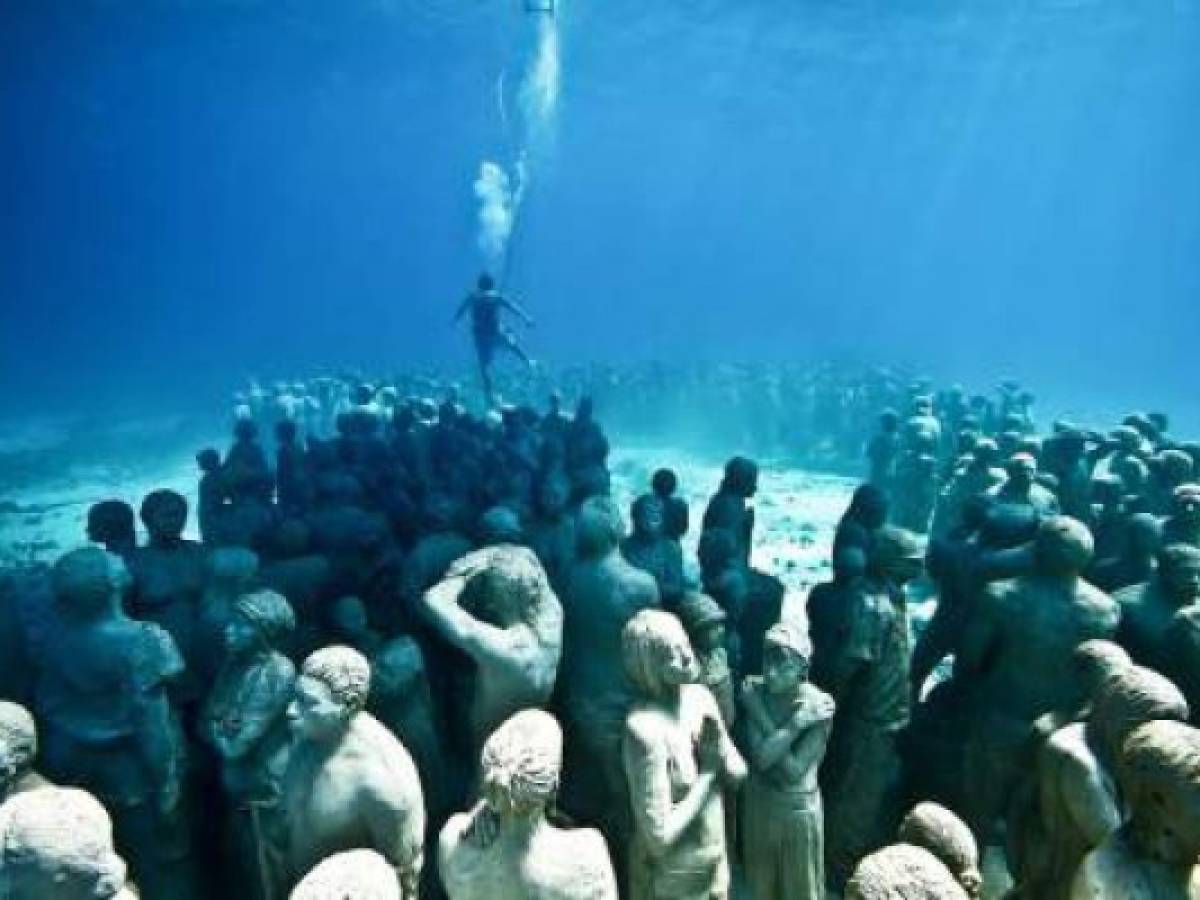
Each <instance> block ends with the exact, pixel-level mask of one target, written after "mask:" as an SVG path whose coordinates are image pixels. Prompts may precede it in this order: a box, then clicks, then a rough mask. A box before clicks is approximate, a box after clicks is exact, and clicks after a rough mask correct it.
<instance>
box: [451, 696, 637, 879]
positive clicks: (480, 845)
mask: <svg viewBox="0 0 1200 900" xmlns="http://www.w3.org/2000/svg"><path fill="white" fill-rule="evenodd" d="M562 752H563V737H562V729H561V728H559V725H558V722H557V721H555V719H554V717H553V716H551V715H550V714H549V713H547V712H543V711H542V710H537V709H527V710H523V711H521V712H519V713H517V714H516V715H514V716H512V717H511V718H510V719H508V720H507V721H506V722H504V723H503V724H502V725H501V726H500V727H499V728H497V729H496V730H495V731H494V732H493V733H492V736H491V737H489V738H488V740H487V742H486V743H485V744H484V746H483V754H482V784H481V788H480V791H481V794H482V797H481V799H480V800H479V802H478V803H477V804H476V805H475V807H474V809H472V810H471V811H470V812H467V813H459V814H458V815H455V816H452V817H451V818H450V821H448V822H447V823H446V826H445V827H444V828H443V829H442V834H441V840H440V842H439V852H438V861H439V871H440V873H441V876H442V883H443V884H444V885H445V888H446V892H447V893H448V894H449V895H450V898H451V900H616V898H617V880H616V876H615V875H614V874H613V867H612V862H611V860H610V859H609V854H608V847H607V846H606V845H605V843H604V838H603V837H601V835H600V832H598V831H596V830H595V829H592V828H579V829H572V830H564V829H561V828H557V827H555V826H554V825H552V824H551V823H550V822H548V821H547V819H546V812H547V810H548V808H549V807H550V805H551V804H552V803H553V801H554V798H555V796H556V795H557V793H558V784H559V776H560V775H561V773H562Z"/></svg>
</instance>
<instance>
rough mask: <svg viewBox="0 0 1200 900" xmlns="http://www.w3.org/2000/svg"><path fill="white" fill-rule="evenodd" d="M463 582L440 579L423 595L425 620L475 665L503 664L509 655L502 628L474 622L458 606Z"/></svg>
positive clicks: (477, 621)
mask: <svg viewBox="0 0 1200 900" xmlns="http://www.w3.org/2000/svg"><path fill="white" fill-rule="evenodd" d="M465 586H466V579H465V578H457V577H453V576H451V577H449V578H446V579H443V580H442V581H441V582H439V583H438V584H436V585H434V586H433V587H432V588H430V589H429V590H428V591H426V592H425V594H424V596H423V597H422V604H421V605H422V608H423V610H424V612H425V618H426V619H427V620H428V621H429V623H430V624H431V625H432V626H433V627H434V629H436V630H437V632H438V633H439V634H440V635H441V636H442V637H444V638H445V639H446V640H448V641H449V642H450V643H452V644H454V645H455V646H456V647H458V648H460V649H461V650H463V651H464V652H465V653H467V654H469V655H470V656H471V657H473V658H474V659H476V660H478V661H488V662H491V661H503V660H505V659H508V658H509V656H510V655H511V653H510V651H511V641H510V639H509V636H508V633H507V631H506V630H505V629H503V628H496V627H495V626H494V625H489V624H488V623H486V622H481V621H479V619H476V618H475V617H474V616H472V615H471V614H470V613H468V612H467V611H466V610H465V609H463V608H462V607H461V606H459V604H458V598H459V596H460V595H461V594H462V590H463V588H464V587H465Z"/></svg>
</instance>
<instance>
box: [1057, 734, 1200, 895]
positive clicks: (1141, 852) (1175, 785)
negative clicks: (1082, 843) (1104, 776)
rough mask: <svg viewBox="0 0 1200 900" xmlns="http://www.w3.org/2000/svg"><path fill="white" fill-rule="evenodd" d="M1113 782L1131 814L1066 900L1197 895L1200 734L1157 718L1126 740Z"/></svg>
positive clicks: (1086, 864) (1093, 856)
mask: <svg viewBox="0 0 1200 900" xmlns="http://www.w3.org/2000/svg"><path fill="white" fill-rule="evenodd" d="M1116 773H1117V782H1118V784H1119V786H1120V788H1121V792H1122V794H1123V796H1124V798H1125V801H1126V803H1127V804H1128V806H1129V809H1130V816H1129V819H1128V821H1126V822H1125V823H1124V824H1123V825H1122V826H1121V827H1120V828H1118V829H1117V830H1116V831H1114V832H1113V833H1112V834H1110V835H1109V836H1108V837H1107V838H1106V839H1105V840H1104V842H1103V843H1102V844H1100V846H1098V847H1097V848H1096V849H1094V850H1092V851H1091V852H1090V853H1089V854H1088V855H1087V856H1086V857H1085V858H1084V860H1083V863H1082V864H1081V865H1080V867H1079V870H1078V871H1077V872H1076V873H1075V879H1074V881H1073V882H1072V884H1071V893H1070V898H1071V900H1194V898H1196V897H1197V896H1200V872H1198V871H1197V865H1196V860H1197V858H1198V857H1200V731H1197V730H1196V729H1195V728H1191V727H1189V726H1188V725H1185V724H1183V723H1182V722H1173V721H1170V720H1156V721H1153V722H1147V723H1145V724H1144V725H1141V726H1139V727H1138V728H1137V729H1136V730H1135V731H1134V732H1133V733H1132V734H1130V735H1129V737H1128V738H1126V740H1125V744H1124V746H1123V747H1122V749H1121V757H1120V759H1119V760H1118V761H1117V769H1116Z"/></svg>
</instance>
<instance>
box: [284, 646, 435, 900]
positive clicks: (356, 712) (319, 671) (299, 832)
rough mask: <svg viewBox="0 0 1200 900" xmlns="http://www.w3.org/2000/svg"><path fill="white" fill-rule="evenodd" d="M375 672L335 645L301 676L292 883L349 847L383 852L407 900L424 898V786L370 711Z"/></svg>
mask: <svg viewBox="0 0 1200 900" xmlns="http://www.w3.org/2000/svg"><path fill="white" fill-rule="evenodd" d="M370 689H371V665H370V663H369V662H367V659H366V657H364V656H363V655H362V654H361V653H359V652H358V651H357V650H352V649H350V648H349V647H337V646H334V647H325V648H324V649H321V650H318V651H317V652H316V653H313V654H312V655H311V656H309V657H308V658H307V659H306V660H305V661H304V664H303V665H302V666H301V669H300V677H299V678H298V679H297V681H296V687H295V692H294V694H293V699H292V702H291V704H290V706H289V707H288V712H287V716H288V720H289V723H290V725H291V728H292V733H293V745H292V749H291V753H290V756H289V759H288V765H287V769H286V770H285V772H284V777H283V782H282V789H281V792H282V813H283V816H284V819H285V821H286V825H287V835H286V851H285V853H286V857H285V858H286V860H287V864H288V871H289V872H290V874H291V877H292V878H293V879H295V880H297V881H298V880H299V879H300V877H301V876H303V875H304V873H306V872H308V871H309V870H310V869H311V868H313V866H315V865H316V864H317V863H319V862H320V861H321V860H323V859H324V858H325V857H327V856H331V855H332V854H334V853H339V852H341V851H343V850H351V849H356V848H368V849H372V850H377V851H378V852H379V853H381V854H382V855H383V856H384V858H386V859H387V861H388V862H389V863H390V864H391V865H392V867H393V868H394V869H395V871H396V876H397V878H398V879H399V882H400V889H401V897H402V898H403V900H416V897H417V895H418V890H419V888H418V885H419V883H420V877H421V866H422V862H423V852H424V847H423V843H424V837H425V802H424V799H423V796H422V793H421V781H420V778H419V776H418V775H417V768H416V766H415V765H414V764H413V761H412V757H410V756H409V754H408V751H407V750H406V749H405V748H404V745H403V744H401V743H400V741H399V740H397V739H396V738H395V736H393V735H392V733H391V732H390V731H388V730H387V729H386V728H384V727H383V726H382V725H381V724H379V722H378V721H376V719H375V718H374V717H373V716H372V715H371V714H370V713H368V712H365V711H364V709H363V707H364V706H365V705H366V702H367V696H368V694H369V693H370Z"/></svg>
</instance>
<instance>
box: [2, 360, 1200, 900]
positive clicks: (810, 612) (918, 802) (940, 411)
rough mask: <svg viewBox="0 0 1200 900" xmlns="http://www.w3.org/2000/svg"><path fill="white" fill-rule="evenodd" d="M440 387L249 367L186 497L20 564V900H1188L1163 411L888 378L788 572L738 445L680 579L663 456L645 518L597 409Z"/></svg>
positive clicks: (1187, 810) (1194, 671) (1196, 526)
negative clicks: (1080, 420) (626, 506)
mask: <svg viewBox="0 0 1200 900" xmlns="http://www.w3.org/2000/svg"><path fill="white" fill-rule="evenodd" d="M877 383H882V381H879V380H878V379H876V380H875V381H872V380H871V379H870V378H868V379H866V380H865V381H864V384H877ZM419 386H421V384H420V382H419V381H415V380H410V381H408V382H401V381H397V380H393V381H391V382H388V383H386V384H383V385H381V384H369V383H366V382H364V381H362V380H358V379H319V380H316V381H314V382H312V383H305V384H299V385H297V384H291V385H284V386H282V387H281V388H280V389H279V390H276V391H274V392H273V393H271V395H270V396H269V397H268V396H267V393H266V392H264V393H262V395H261V396H256V395H255V394H254V392H253V391H251V392H247V394H245V395H244V396H242V397H240V398H239V401H238V406H237V409H236V412H235V417H234V418H235V422H234V434H233V438H232V442H231V443H230V445H229V446H228V447H227V448H225V449H224V450H223V451H222V450H219V449H217V448H207V449H205V450H203V451H201V452H200V453H199V454H198V455H197V463H198V466H199V479H200V481H199V490H198V498H199V499H198V503H197V508H196V509H195V510H191V509H189V504H188V502H187V500H185V498H184V497H182V496H181V495H179V494H177V493H174V492H172V491H168V490H156V491H153V492H151V493H150V494H148V495H147V496H146V497H145V498H144V499H143V501H142V502H141V506H140V509H139V510H138V511H137V513H136V514H135V511H134V510H133V509H132V508H131V507H129V506H127V505H126V504H124V503H122V502H120V501H115V500H113V501H104V502H102V503H99V504H96V506H94V507H93V508H92V510H91V512H90V514H89V517H88V523H87V529H88V534H87V537H88V538H89V540H90V541H91V544H90V545H89V546H86V547H83V548H81V549H78V550H74V551H71V552H69V553H67V554H65V555H64V556H62V557H61V558H60V559H59V560H58V561H57V562H56V563H55V564H54V565H53V566H52V567H50V568H49V569H46V570H29V571H25V572H22V573H19V574H17V575H14V576H13V577H12V578H11V579H10V581H9V583H8V587H7V589H6V591H5V592H4V594H3V600H4V604H3V607H0V615H2V616H3V621H2V622H0V628H2V629H3V630H4V631H5V634H6V639H5V641H6V646H9V645H11V646H12V647H14V652H13V653H11V654H7V655H6V656H5V657H4V658H3V659H0V698H3V700H2V701H0V898H5V900H59V898H63V900H66V898H76V897H80V898H82V897H87V898H102V900H103V898H113V897H121V898H129V897H133V896H139V897H141V898H144V900H189V898H207V897H226V896H228V897H238V898H247V900H283V898H287V897H291V898H299V900H318V898H325V900H329V898H346V900H367V898H372V900H374V898H396V900H417V898H437V897H447V898H449V900H471V898H476V897H479V898H484V897H489V898H490V897H497V898H501V900H507V898H512V900H524V898H534V900H540V898H545V900H616V898H618V897H627V898H630V900H725V898H740V897H743V896H744V897H749V898H753V900H809V898H811V900H821V898H824V897H844V898H846V900H876V898H889V900H911V898H929V900H943V898H946V900H957V898H978V897H981V896H982V892H983V890H984V876H983V870H984V868H985V867H984V865H983V863H982V861H981V855H982V851H984V850H989V851H991V852H993V853H995V854H998V855H999V858H1000V859H1001V860H1002V861H1003V864H1004V866H1005V867H1006V868H1007V877H1006V878H1005V879H1003V881H1004V884H1003V885H1002V889H1004V890H1006V891H1007V892H1008V896H1010V897H1011V898H1013V900H1085V898H1088V900H1095V898H1113V900H1118V898H1120V900H1131V898H1132V900H1142V898H1146V900H1151V898H1153V900H1160V898H1163V900H1168V898H1174V897H1179V898H1196V897H1198V896H1200V893H1198V891H1200V881H1198V880H1197V876H1196V874H1195V871H1194V870H1195V867H1196V864H1197V861H1198V858H1200V731H1197V730H1196V729H1195V728H1194V727H1193V725H1192V721H1193V719H1194V718H1195V715H1194V713H1193V710H1195V709H1196V708H1197V707H1198V706H1200V695H1198V693H1197V692H1198V691H1200V485H1198V484H1196V483H1194V482H1193V476H1194V472H1195V468H1196V465H1197V463H1198V462H1200V454H1198V453H1197V446H1196V445H1192V444H1188V443H1185V442H1180V441H1176V440H1175V439H1174V437H1173V436H1172V435H1171V433H1170V431H1169V429H1168V424H1169V423H1168V422H1167V420H1166V418H1165V417H1164V416H1161V415H1132V416H1130V417H1128V418H1127V419H1126V420H1125V422H1124V423H1123V424H1122V425H1121V426H1120V427H1118V428H1117V429H1116V430H1115V431H1113V432H1111V433H1110V434H1108V435H1101V434H1098V433H1095V432H1092V431H1088V430H1085V429H1083V428H1081V427H1078V426H1075V425H1072V424H1070V423H1065V422H1060V423H1056V424H1055V425H1054V426H1053V428H1052V429H1051V430H1050V431H1049V433H1046V434H1039V433H1038V432H1037V430H1036V429H1035V427H1034V423H1033V421H1032V417H1031V414H1030V405H1031V402H1032V398H1031V396H1030V395H1028V393H1027V392H1024V391H1022V390H1021V389H1020V388H1019V386H1016V385H1011V384H1006V385H1004V386H1002V387H1001V389H1000V391H999V392H998V394H997V395H996V396H995V397H992V398H986V399H987V402H986V403H977V402H972V400H971V399H970V398H968V397H967V396H966V395H965V394H964V393H963V392H961V391H959V390H957V389H950V390H946V391H941V392H936V393H934V392H931V391H930V389H929V385H928V384H925V383H920V382H918V383H913V384H909V385H907V386H904V387H899V388H895V389H894V390H892V391H891V393H888V392H884V393H883V394H880V395H878V396H874V395H873V399H872V401H871V403H872V404H878V403H883V402H886V403H894V404H895V405H896V409H895V410H894V411H893V410H892V409H887V408H879V409H875V410H873V411H872V414H871V419H872V421H876V422H877V423H878V424H877V426H875V427H876V431H875V432H874V433H873V434H866V435H863V436H861V438H860V445H859V447H858V454H859V457H860V460H861V461H862V463H863V465H864V466H865V468H866V470H867V477H866V479H865V481H864V482H863V484H862V485H861V486H860V487H859V488H858V489H857V491H856V492H855V494H854V496H853V498H852V500H851V502H850V504H849V507H848V508H847V510H846V512H845V515H844V516H843V518H842V520H841V522H840V524H839V526H838V528H837V533H836V535H835V537H834V540H833V545H832V549H831V573H832V574H831V577H830V578H829V580H828V581H827V582H825V583H823V584H820V585H817V586H816V587H814V588H813V589H812V590H811V592H809V593H808V595H807V596H803V597H802V596H796V595H791V594H789V592H788V591H787V590H786V589H785V586H784V583H783V582H782V581H781V580H780V579H779V578H778V577H777V576H776V575H775V574H773V573H771V572H766V571H762V570H760V569H759V568H756V566H755V560H754V559H753V558H752V556H753V554H752V548H753V546H754V535H755V527H756V521H755V510H754V502H755V497H756V494H757V493H758V466H757V464H756V463H755V462H754V461H753V460H751V459H750V458H748V457H744V456H736V457H733V458H731V459H730V460H729V461H728V463H727V464H726V467H725V473H724V478H723V480H722V482H721V484H720V486H719V487H718V489H717V491H716V492H715V494H714V495H713V496H712V497H711V499H710V501H709V502H708V504H707V507H706V508H705V510H704V511H703V515H702V516H701V517H698V518H699V523H698V524H699V529H698V530H699V532H700V535H699V543H698V551H697V559H696V560H695V565H694V566H693V565H691V561H690V560H687V559H685V556H686V554H685V551H684V549H683V544H682V539H683V538H684V536H685V535H686V534H687V533H688V532H689V530H690V529H691V527H692V517H691V515H690V511H689V509H688V504H687V503H686V502H685V501H684V500H683V499H681V497H680V496H679V484H678V477H677V475H676V473H675V472H673V471H672V470H670V469H668V468H663V469H660V470H658V471H657V472H655V473H654V476H653V478H652V480H651V482H650V483H649V484H647V485H646V486H645V491H644V493H642V494H641V495H640V496H638V497H637V499H636V500H635V501H634V502H633V504H632V507H631V509H630V510H629V511H628V513H629V516H628V517H629V521H630V522H631V525H632V527H631V528H628V529H627V527H626V524H625V515H624V513H623V511H622V510H620V509H618V508H617V506H616V504H615V503H614V501H613V499H612V497H611V494H610V475H609V469H608V454H609V442H608V439H607V437H606V435H605V433H604V430H603V429H602V428H601V426H600V425H599V423H598V422H597V420H596V418H595V415H594V412H593V405H592V402H591V401H590V399H588V398H587V397H583V398H580V399H579V400H578V402H577V403H575V404H574V411H573V412H572V413H567V412H565V411H564V409H563V403H562V401H561V399H560V397H559V395H557V394H552V395H550V400H549V403H548V404H546V405H545V406H542V407H539V406H534V405H532V404H528V403H520V404H516V405H512V406H506V407H503V408H502V409H500V410H497V411H496V412H493V413H488V414H486V415H475V414H472V413H471V412H469V411H468V410H467V409H465V408H464V406H463V404H462V402H461V399H460V397H459V396H458V395H457V393H456V392H455V391H454V390H453V389H452V388H448V389H446V390H444V392H443V394H442V395H441V396H440V398H439V399H438V400H436V401H435V400H431V399H421V397H420V396H410V395H408V394H406V393H404V391H405V390H412V389H416V388H417V387H419ZM424 386H426V387H427V386H428V385H424ZM502 389H503V386H502ZM285 396H286V397H290V398H292V399H293V400H297V402H296V403H291V404H289V403H284V402H283V398H284V397H285ZM863 402H864V403H866V401H863ZM329 415H331V416H332V420H331V421H325V420H324V417H326V416H329ZM860 427H861V426H860ZM828 437H829V436H828V434H827V435H826V437H825V438H823V439H821V440H818V439H816V438H814V439H813V443H814V445H818V444H820V443H821V442H822V440H826V439H828ZM834 440H836V441H841V440H848V437H847V435H845V434H840V433H838V434H836V435H835V436H834ZM193 513H194V514H195V516H196V520H197V525H198V530H199V534H200V536H201V540H199V541H193V540H189V539H187V538H185V537H184V535H185V533H186V532H187V529H188V524H189V519H190V516H191V515H192V514H193ZM135 518H140V521H141V524H142V526H143V530H144V536H142V537H139V534H138V531H137V529H136V528H135ZM693 573H697V574H693ZM914 585H920V586H921V589H920V592H921V594H922V596H924V595H928V594H932V595H934V596H936V598H937V603H936V606H935V611H934V613H933V615H932V618H929V619H928V620H920V621H915V620H914V617H913V615H912V609H911V608H912V607H913V604H912V603H911V602H910V601H911V599H912V596H913V594H914ZM993 877H995V876H993ZM1194 882H1195V883H1194ZM991 888H992V890H993V893H992V895H991V896H996V894H995V890H996V885H992V886H991Z"/></svg>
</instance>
